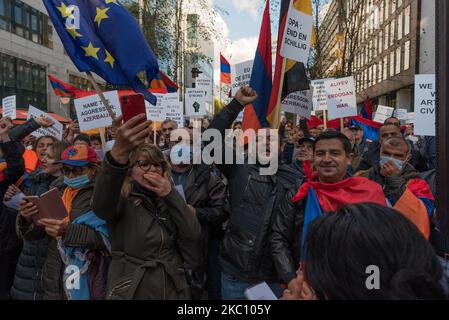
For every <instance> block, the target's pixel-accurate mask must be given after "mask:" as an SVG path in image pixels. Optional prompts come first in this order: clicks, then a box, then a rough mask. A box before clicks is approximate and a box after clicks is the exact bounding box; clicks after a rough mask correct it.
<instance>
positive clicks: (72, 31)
mask: <svg viewBox="0 0 449 320" xmlns="http://www.w3.org/2000/svg"><path fill="white" fill-rule="evenodd" d="M65 29H66V30H67V32H68V33H70V35H71V36H72V37H73V39H76V38H81V37H82V35H81V34H79V33H78V32H76V28H75V27H71V28H69V27H66V28H65Z"/></svg>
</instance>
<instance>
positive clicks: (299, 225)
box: [270, 131, 387, 285]
mask: <svg viewBox="0 0 449 320" xmlns="http://www.w3.org/2000/svg"><path fill="white" fill-rule="evenodd" d="M351 160H352V155H351V144H350V142H349V140H348V138H347V137H346V136H345V135H343V134H342V133H340V132H336V131H327V132H324V133H323V134H321V135H320V136H319V137H318V138H317V140H316V141H315V145H314V159H313V163H314V166H315V168H316V170H317V177H316V178H314V179H313V180H312V181H308V182H305V183H302V182H299V183H298V187H299V189H298V188H296V189H293V190H291V191H290V192H289V193H288V194H287V196H286V198H285V199H284V201H283V203H281V205H280V206H279V208H278V210H277V212H276V213H275V218H274V221H273V225H272V233H271V237H270V243H271V249H272V254H273V259H274V263H275V267H276V270H277V272H278V275H279V278H280V279H281V281H282V282H283V283H285V284H287V285H290V284H291V281H292V280H294V279H295V278H296V270H297V269H298V265H299V263H300V262H306V261H307V257H306V252H305V247H304V243H305V239H306V236H307V229H308V226H309V224H310V223H311V222H312V221H313V220H314V219H316V218H318V217H320V216H322V215H323V214H324V213H325V212H330V211H336V210H338V209H339V208H341V207H342V206H344V205H347V204H356V203H362V202H373V203H377V204H380V205H384V206H386V205H387V203H386V200H385V195H384V193H383V191H382V187H381V186H380V185H379V184H377V183H374V182H372V181H370V180H368V179H366V178H359V177H349V175H348V173H347V170H348V167H349V165H350V164H351Z"/></svg>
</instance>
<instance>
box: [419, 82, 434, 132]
mask: <svg viewBox="0 0 449 320" xmlns="http://www.w3.org/2000/svg"><path fill="white" fill-rule="evenodd" d="M435 94H436V85H435V75H434V74H417V75H415V122H414V123H415V135H421V136H435Z"/></svg>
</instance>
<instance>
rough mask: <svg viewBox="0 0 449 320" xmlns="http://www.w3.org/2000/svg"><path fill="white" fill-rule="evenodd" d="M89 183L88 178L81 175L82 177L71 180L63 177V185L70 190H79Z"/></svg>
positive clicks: (85, 175)
mask: <svg viewBox="0 0 449 320" xmlns="http://www.w3.org/2000/svg"><path fill="white" fill-rule="evenodd" d="M89 182H90V179H89V176H88V175H87V174H83V175H82V176H79V177H75V178H73V179H70V178H67V177H66V176H64V183H65V184H66V185H67V186H68V187H70V188H72V189H81V188H82V187H84V186H85V185H87V184H88V183H89Z"/></svg>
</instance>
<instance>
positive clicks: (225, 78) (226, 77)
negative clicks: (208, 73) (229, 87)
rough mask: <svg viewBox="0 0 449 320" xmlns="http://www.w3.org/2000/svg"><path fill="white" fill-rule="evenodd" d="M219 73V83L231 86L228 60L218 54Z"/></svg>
mask: <svg viewBox="0 0 449 320" xmlns="http://www.w3.org/2000/svg"><path fill="white" fill-rule="evenodd" d="M220 71H221V83H222V84H231V65H230V64H229V62H228V60H226V58H225V57H223V55H222V54H220Z"/></svg>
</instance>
